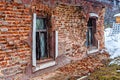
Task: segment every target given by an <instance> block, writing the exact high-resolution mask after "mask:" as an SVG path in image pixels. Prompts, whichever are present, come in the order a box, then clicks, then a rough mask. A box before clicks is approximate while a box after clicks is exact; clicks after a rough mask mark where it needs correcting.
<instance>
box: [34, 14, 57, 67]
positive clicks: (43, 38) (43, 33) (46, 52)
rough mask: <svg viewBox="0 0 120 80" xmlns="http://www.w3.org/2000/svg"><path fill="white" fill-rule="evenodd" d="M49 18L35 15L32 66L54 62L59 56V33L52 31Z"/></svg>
mask: <svg viewBox="0 0 120 80" xmlns="http://www.w3.org/2000/svg"><path fill="white" fill-rule="evenodd" d="M48 21H50V20H48V19H47V18H43V17H38V16H37V15H36V13H34V14H33V34H32V37H33V38H32V65H33V66H35V67H37V66H36V65H37V64H38V65H39V63H43V62H50V61H54V60H55V58H56V57H57V56H58V31H52V30H50V27H49V24H48V23H50V22H48Z"/></svg>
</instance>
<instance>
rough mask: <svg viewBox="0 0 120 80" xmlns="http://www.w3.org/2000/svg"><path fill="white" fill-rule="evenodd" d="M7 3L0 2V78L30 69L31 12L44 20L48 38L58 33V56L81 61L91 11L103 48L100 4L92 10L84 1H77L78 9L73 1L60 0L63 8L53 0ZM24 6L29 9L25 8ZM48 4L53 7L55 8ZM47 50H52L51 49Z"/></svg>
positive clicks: (85, 48) (91, 4)
mask: <svg viewBox="0 0 120 80" xmlns="http://www.w3.org/2000/svg"><path fill="white" fill-rule="evenodd" d="M3 1H4V0H3ZM10 1H12V0H10ZM10 1H9V0H8V1H7V2H0V79H2V78H1V76H5V77H7V76H12V75H16V74H19V73H23V72H24V71H25V68H28V65H29V66H32V65H31V62H32V59H31V57H32V56H31V54H32V52H31V51H32V47H30V45H31V44H32V42H31V39H32V38H31V39H29V38H30V37H29V36H30V35H31V32H32V30H31V26H32V14H33V13H37V15H38V16H40V17H46V18H47V20H48V25H47V27H48V33H49V38H51V36H53V34H52V32H53V31H55V30H58V33H59V34H58V38H59V45H58V48H59V55H61V54H71V55H72V54H78V53H79V55H78V57H81V58H82V57H84V56H85V55H86V53H87V47H86V46H85V41H86V32H87V21H88V19H89V13H90V12H94V13H96V14H98V15H99V17H98V20H97V32H96V34H95V35H96V38H97V39H98V40H99V41H100V49H102V48H103V47H104V38H103V34H104V33H103V32H104V31H103V30H104V26H103V21H104V12H105V9H104V8H103V6H102V5H98V6H96V7H93V5H94V3H90V2H86V1H83V0H81V1H80V2H79V6H73V5H74V4H77V3H78V2H77V1H79V0H75V1H76V2H74V1H72V0H71V1H72V2H68V1H67V0H60V1H61V2H63V3H65V5H64V4H63V3H62V4H56V3H57V2H59V1H57V2H56V1H55V0H44V1H46V3H45V2H44V1H43V2H41V1H40V0H38V2H37V3H36V2H32V3H31V2H30V1H29V0H14V2H10ZM33 1H35V0H33ZM22 3H23V4H22ZM27 3H28V4H29V7H28V6H26V4H27ZM66 3H70V4H71V3H74V4H73V5H68V4H66ZM30 4H31V5H30ZM50 4H54V5H53V6H54V7H53V6H50ZM77 5H78V4H77ZM29 43H30V44H29ZM49 45H51V44H49ZM50 50H53V48H52V47H51V48H50ZM31 69H32V68H31Z"/></svg>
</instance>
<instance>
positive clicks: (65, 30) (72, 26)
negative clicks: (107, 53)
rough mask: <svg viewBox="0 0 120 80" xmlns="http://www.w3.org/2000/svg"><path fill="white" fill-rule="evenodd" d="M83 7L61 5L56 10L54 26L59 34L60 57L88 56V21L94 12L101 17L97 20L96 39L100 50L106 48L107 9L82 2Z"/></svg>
mask: <svg viewBox="0 0 120 80" xmlns="http://www.w3.org/2000/svg"><path fill="white" fill-rule="evenodd" d="M81 4H82V6H76V7H75V6H68V5H59V6H57V7H56V8H55V9H54V13H53V16H52V18H53V22H54V23H53V26H54V27H55V30H58V32H59V55H60V54H67V53H69V54H72V53H74V54H76V53H79V55H78V57H82V56H84V55H85V54H86V52H87V48H86V46H85V41H86V32H87V21H88V19H89V13H90V12H94V13H96V14H98V15H99V17H98V20H97V32H96V34H95V35H96V39H97V40H99V41H100V49H102V48H103V47H104V33H103V31H104V26H103V21H104V12H105V9H104V8H102V6H101V7H100V6H99V7H96V8H94V7H92V5H93V3H89V2H81Z"/></svg>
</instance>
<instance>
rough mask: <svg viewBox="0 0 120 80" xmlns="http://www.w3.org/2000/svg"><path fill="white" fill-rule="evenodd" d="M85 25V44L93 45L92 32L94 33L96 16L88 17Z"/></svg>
mask: <svg viewBox="0 0 120 80" xmlns="http://www.w3.org/2000/svg"><path fill="white" fill-rule="evenodd" d="M87 26H88V31H87V46H95V45H96V40H95V36H94V34H95V33H96V18H89V20H88V24H87Z"/></svg>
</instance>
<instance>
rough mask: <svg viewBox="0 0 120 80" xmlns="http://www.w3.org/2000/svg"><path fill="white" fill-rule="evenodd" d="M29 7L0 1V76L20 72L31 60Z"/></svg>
mask: <svg viewBox="0 0 120 80" xmlns="http://www.w3.org/2000/svg"><path fill="white" fill-rule="evenodd" d="M31 18H32V17H31V15H30V12H29V8H26V7H25V6H24V5H22V4H18V3H14V2H12V3H10V2H0V77H1V76H5V77H7V76H11V75H15V74H18V73H21V72H23V71H24V70H25V68H26V66H27V65H29V64H30V61H31V48H30V46H29V45H28V42H27V41H28V38H29V34H30V31H31V24H32V23H31Z"/></svg>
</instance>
